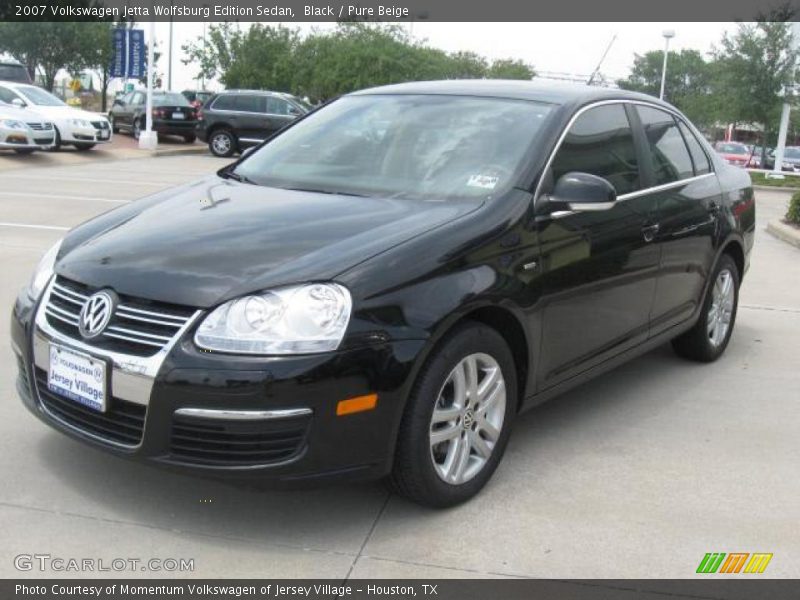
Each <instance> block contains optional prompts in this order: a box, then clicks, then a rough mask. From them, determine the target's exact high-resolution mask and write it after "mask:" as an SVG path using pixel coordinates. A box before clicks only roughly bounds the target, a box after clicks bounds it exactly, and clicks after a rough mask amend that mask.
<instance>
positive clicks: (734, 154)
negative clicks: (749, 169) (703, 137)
mask: <svg viewBox="0 0 800 600" xmlns="http://www.w3.org/2000/svg"><path fill="white" fill-rule="evenodd" d="M714 150H716V152H717V154H719V155H720V156H721V157H722V158H723V159H724V160H725V162H727V163H728V164H730V165H734V166H736V167H746V166H747V165H748V163H749V162H750V158H751V156H752V152H751V150H750V148H748V147H747V146H746V145H745V144H741V143H739V142H717V143H716V144H714Z"/></svg>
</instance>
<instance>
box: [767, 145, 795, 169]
mask: <svg viewBox="0 0 800 600" xmlns="http://www.w3.org/2000/svg"><path fill="white" fill-rule="evenodd" d="M774 164H775V155H774V154H773V155H772V165H774ZM772 165H770V167H769V168H772ZM782 170H783V171H800V146H786V148H784V149H783V169H782Z"/></svg>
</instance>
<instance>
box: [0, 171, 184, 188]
mask: <svg viewBox="0 0 800 600" xmlns="http://www.w3.org/2000/svg"><path fill="white" fill-rule="evenodd" d="M35 177H36V179H38V180H52V181H59V182H62V183H63V182H65V181H74V182H80V183H92V184H98V183H112V184H116V185H150V186H157V187H164V186H171V185H177V183H176V182H175V181H147V180H144V179H98V178H97V177H64V176H63V175H54V176H49V175H41V174H39V173H37V174H36V175H35ZM3 179H23V180H25V181H30V180H31V175H30V174H25V175H9V174H5V173H4V174H3Z"/></svg>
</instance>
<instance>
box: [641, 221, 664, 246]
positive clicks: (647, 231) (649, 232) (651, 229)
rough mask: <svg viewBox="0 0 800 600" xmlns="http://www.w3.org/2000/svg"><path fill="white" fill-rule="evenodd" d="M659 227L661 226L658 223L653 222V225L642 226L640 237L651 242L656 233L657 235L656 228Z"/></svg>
mask: <svg viewBox="0 0 800 600" xmlns="http://www.w3.org/2000/svg"><path fill="white" fill-rule="evenodd" d="M660 228H661V227H660V226H659V224H658V223H655V224H653V225H645V226H644V227H642V237H643V238H644V241H645V242H652V241H653V240H654V239H655V238H656V235H658V230H659V229H660Z"/></svg>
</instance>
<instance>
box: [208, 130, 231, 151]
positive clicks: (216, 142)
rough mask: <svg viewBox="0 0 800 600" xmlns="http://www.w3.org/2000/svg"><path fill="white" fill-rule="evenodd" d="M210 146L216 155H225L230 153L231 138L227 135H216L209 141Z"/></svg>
mask: <svg viewBox="0 0 800 600" xmlns="http://www.w3.org/2000/svg"><path fill="white" fill-rule="evenodd" d="M211 146H212V147H213V148H214V152H215V153H216V154H227V153H228V152H230V151H231V138H230V136H228V135H227V134H224V133H218V134H216V135H215V136H214V138H213V139H212V140H211Z"/></svg>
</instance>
